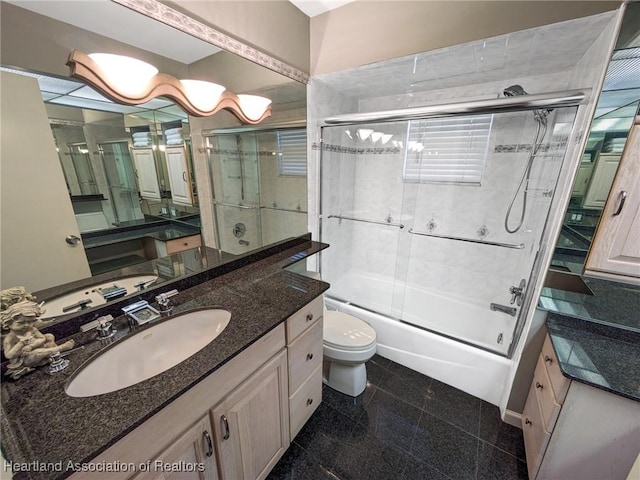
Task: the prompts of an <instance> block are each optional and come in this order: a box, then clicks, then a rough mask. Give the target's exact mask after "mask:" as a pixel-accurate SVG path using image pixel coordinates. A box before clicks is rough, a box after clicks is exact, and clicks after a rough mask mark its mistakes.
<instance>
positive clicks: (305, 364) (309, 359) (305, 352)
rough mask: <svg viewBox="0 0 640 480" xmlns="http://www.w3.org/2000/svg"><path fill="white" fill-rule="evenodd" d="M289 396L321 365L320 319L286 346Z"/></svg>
mask: <svg viewBox="0 0 640 480" xmlns="http://www.w3.org/2000/svg"><path fill="white" fill-rule="evenodd" d="M288 351H289V394H290V395H292V394H294V393H295V391H296V390H297V389H298V387H300V385H302V383H303V382H304V381H305V379H306V378H307V377H308V376H309V375H310V374H311V372H313V371H314V370H315V369H316V368H317V367H318V365H321V364H322V319H320V320H319V321H317V322H314V324H313V326H312V327H311V328H309V329H308V330H307V331H306V332H304V333H303V334H302V335H300V336H299V337H298V338H296V339H295V341H294V342H293V343H292V344H291V345H289V346H288Z"/></svg>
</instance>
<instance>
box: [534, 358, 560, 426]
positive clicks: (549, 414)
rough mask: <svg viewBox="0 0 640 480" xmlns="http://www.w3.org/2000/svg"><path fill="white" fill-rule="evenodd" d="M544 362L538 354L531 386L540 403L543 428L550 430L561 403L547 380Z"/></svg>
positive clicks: (558, 413) (554, 422) (556, 418)
mask: <svg viewBox="0 0 640 480" xmlns="http://www.w3.org/2000/svg"><path fill="white" fill-rule="evenodd" d="M544 363H545V362H544V359H543V356H542V355H540V356H539V357H538V363H537V365H536V370H535V372H534V374H533V386H534V388H535V390H536V394H537V395H538V403H539V404H540V412H541V413H542V419H543V420H544V425H545V429H546V430H547V432H551V431H553V427H554V426H555V424H556V420H558V415H560V409H561V408H562V405H560V404H559V403H558V402H557V401H556V397H555V395H554V393H553V389H552V387H551V380H549V375H547V369H546V368H545V366H544Z"/></svg>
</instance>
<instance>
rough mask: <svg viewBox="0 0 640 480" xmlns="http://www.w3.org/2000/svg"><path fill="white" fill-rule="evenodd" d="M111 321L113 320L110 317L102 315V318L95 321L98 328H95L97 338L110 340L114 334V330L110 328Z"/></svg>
mask: <svg viewBox="0 0 640 480" xmlns="http://www.w3.org/2000/svg"><path fill="white" fill-rule="evenodd" d="M111 320H113V316H112V315H104V316H102V317H98V319H97V320H96V321H97V322H98V326H97V327H96V330H97V331H98V338H100V339H105V338H111V337H113V336H114V335H115V334H116V330H114V329H113V328H111V327H112V323H111Z"/></svg>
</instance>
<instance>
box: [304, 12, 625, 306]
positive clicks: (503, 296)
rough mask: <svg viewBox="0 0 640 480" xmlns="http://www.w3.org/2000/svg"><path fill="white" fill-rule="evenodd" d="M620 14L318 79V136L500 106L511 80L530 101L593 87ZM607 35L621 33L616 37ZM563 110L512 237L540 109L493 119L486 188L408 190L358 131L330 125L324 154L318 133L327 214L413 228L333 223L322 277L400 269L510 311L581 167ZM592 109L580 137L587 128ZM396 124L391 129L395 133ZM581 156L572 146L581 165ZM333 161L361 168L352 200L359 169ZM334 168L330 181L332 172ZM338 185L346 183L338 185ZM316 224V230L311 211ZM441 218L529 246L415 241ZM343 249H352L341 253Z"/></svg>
mask: <svg viewBox="0 0 640 480" xmlns="http://www.w3.org/2000/svg"><path fill="white" fill-rule="evenodd" d="M613 16H614V14H603V15H598V16H595V17H589V18H585V19H579V20H575V21H571V22H564V23H563V24H556V25H551V26H546V27H541V28H539V29H533V30H528V31H524V32H516V33H513V34H509V35H505V36H500V37H496V38H494V39H487V40H485V41H481V42H474V43H471V44H466V45H461V46H456V47H451V48H448V49H442V50H438V51H435V52H426V53H423V54H418V55H414V56H410V57H404V58H401V59H396V60H391V61H389V62H382V63H379V64H375V65H370V66H365V67H360V68H357V69H353V70H350V71H345V72H337V73H336V74H330V75H323V76H322V77H320V78H313V79H312V81H311V85H310V87H309V101H310V107H309V108H310V112H309V118H310V120H311V121H312V123H311V122H310V123H309V125H310V127H309V129H310V130H313V129H314V128H315V127H317V126H318V125H320V124H321V120H322V115H321V114H322V113H324V116H329V115H338V114H341V113H353V112H375V111H383V110H390V109H396V108H406V107H414V106H421V105H427V104H430V103H431V104H434V103H445V102H455V101H464V100H474V99H486V98H496V97H498V96H501V95H502V92H503V90H504V88H505V87H507V86H509V85H513V84H520V85H522V86H523V87H524V88H525V90H527V91H528V92H529V93H532V94H533V93H542V92H553V91H560V90H567V89H574V88H592V87H593V83H594V80H595V79H596V78H597V77H598V72H599V71H600V70H602V68H600V67H601V66H602V61H603V58H602V55H601V54H600V53H601V48H602V46H601V44H602V41H599V39H600V37H601V33H600V32H601V31H602V30H603V29H604V28H605V27H606V28H607V29H608V28H609V26H610V25H611V21H612V18H613ZM602 35H611V33H610V32H609V31H608V30H607V32H606V33H603V34H602ZM595 44H598V45H597V46H595V47H592V45H595ZM596 50H597V51H596ZM587 57H588V58H587ZM354 101H355V102H356V105H354V104H353V102H354ZM312 110H313V111H312ZM565 110H566V111H565ZM565 110H563V111H559V110H556V111H555V112H553V113H552V115H551V116H550V118H549V124H550V129H549V132H548V133H547V135H546V137H545V142H544V143H545V145H544V146H543V148H541V150H540V152H539V153H538V155H537V156H536V159H535V161H534V164H533V169H532V173H531V181H530V184H529V197H528V208H527V213H526V217H525V223H524V226H523V228H522V229H521V230H520V231H519V232H518V233H516V234H508V233H506V232H505V229H504V226H503V224H504V216H505V213H506V210H507V208H508V204H509V202H510V200H511V197H512V195H513V193H514V191H515V190H516V188H517V186H518V183H519V181H520V178H521V176H522V173H523V171H524V168H525V165H526V163H527V159H528V158H529V153H530V148H531V143H532V141H533V138H534V135H535V130H536V123H535V120H534V118H533V115H532V114H531V113H530V112H520V113H513V114H501V115H496V116H495V119H494V122H495V123H494V127H493V130H492V136H491V143H490V145H489V150H488V151H489V154H488V159H487V164H486V167H485V172H484V176H483V180H482V186H480V187H474V186H460V185H417V184H404V183H402V181H401V179H402V161H403V160H402V156H403V154H402V153H399V152H392V151H380V150H361V149H362V145H361V144H358V143H357V142H355V141H353V140H350V139H348V138H347V137H345V136H344V130H345V129H347V128H349V127H331V128H325V129H324V130H325V135H324V139H323V141H324V143H323V145H322V148H320V141H319V133H320V129H319V128H315V130H316V131H315V133H314V132H313V131H311V132H310V139H311V141H312V142H315V146H316V150H315V151H316V153H318V152H320V151H322V152H323V164H322V168H323V177H322V178H323V183H325V182H327V181H328V180H329V181H330V182H331V183H332V186H329V187H328V186H326V185H323V193H322V195H323V212H325V211H326V210H325V207H326V205H329V204H330V205H331V206H332V208H333V209H335V208H338V209H339V210H343V211H349V212H350V213H352V214H353V215H356V214H357V215H358V216H362V217H365V218H370V217H374V219H377V220H380V219H384V218H386V217H387V216H388V215H390V214H391V216H392V217H393V218H394V220H395V219H396V218H399V219H400V221H401V222H403V223H405V224H406V225H407V228H405V229H403V230H400V231H396V232H394V235H395V236H394V235H392V234H391V233H389V231H388V230H387V229H388V228H389V227H375V226H372V225H367V224H360V223H358V224H355V223H353V225H351V227H348V226H346V223H347V222H343V224H342V226H341V227H340V228H341V229H342V230H341V231H340V235H338V234H337V232H334V231H330V230H328V229H326V228H325V224H324V223H326V221H325V220H323V222H324V223H323V235H322V237H321V240H322V241H326V242H329V243H331V244H332V248H331V249H329V251H330V252H331V253H330V254H326V255H324V256H323V269H324V272H325V273H327V275H323V277H324V278H325V279H327V280H328V281H331V280H332V275H334V274H335V275H340V273H341V272H345V271H348V270H349V269H354V270H365V271H371V272H375V273H382V272H390V271H394V272H395V273H394V276H395V277H396V278H397V279H398V280H406V281H407V282H408V283H418V284H421V285H424V286H426V287H428V288H433V289H435V290H438V291H442V292H446V293H447V294H448V295H453V296H470V295H471V296H473V297H474V298H475V299H476V300H478V301H480V302H485V303H487V306H488V303H490V302H496V303H503V304H508V302H509V299H510V295H509V293H508V289H509V287H510V286H511V285H516V284H517V283H518V282H519V281H520V279H521V278H527V279H528V278H529V274H530V273H531V270H532V267H533V263H534V259H535V256H536V253H537V252H538V245H539V241H540V237H541V235H542V231H543V229H544V227H545V221H546V219H547V214H548V212H549V211H550V208H551V207H553V208H554V209H555V210H554V209H552V215H555V214H556V213H557V212H556V210H557V209H558V208H561V204H562V201H561V200H560V199H555V200H554V197H553V196H552V194H553V193H554V192H555V191H556V188H557V185H556V183H557V181H558V178H559V176H560V179H561V182H560V184H559V185H558V187H559V188H560V189H561V190H560V191H561V192H562V193H561V194H559V195H558V197H563V196H564V192H565V190H566V188H567V177H568V176H569V177H570V176H571V173H570V170H571V169H572V167H571V162H572V160H569V161H568V162H565V163H564V164H563V158H564V152H565V150H566V149H567V148H568V147H567V145H566V142H567V139H568V137H569V135H571V134H572V133H573V132H572V130H571V126H572V122H573V118H574V117H575V109H565ZM583 110H584V109H583ZM583 110H581V113H580V116H579V122H580V125H579V126H578V129H580V128H583V125H585V124H586V121H587V120H586V116H585V113H584V111H583ZM390 125H391V124H387V125H384V128H392V127H391V126H390ZM361 127H371V128H376V129H377V128H378V127H377V126H370V125H362V126H361ZM554 127H555V130H554ZM380 128H383V127H380ZM396 128H398V127H396ZM404 129H405V131H406V126H404ZM401 130H402V128H399V131H398V133H397V135H398V136H399V137H401V136H402V132H401ZM382 131H384V130H382ZM352 133H353V132H352ZM385 133H387V132H385ZM388 133H394V132H388ZM394 134H395V133H394ZM394 139H395V137H394ZM368 147H369V148H371V145H368ZM354 148H355V149H359V150H355V151H353V149H354ZM378 148H380V147H378ZM331 150H333V151H331ZM573 153H574V148H573V144H572V145H571V148H570V156H571V158H573V156H574V155H573ZM310 158H311V156H310ZM313 158H317V157H313ZM312 161H313V160H312ZM334 162H335V163H345V162H346V163H347V164H348V165H349V166H351V165H353V175H354V176H355V179H353V184H352V187H351V188H352V195H353V196H352V197H350V195H351V193H347V192H344V191H343V190H342V189H343V188H345V186H344V184H346V183H350V181H351V180H346V179H345V178H344V176H345V175H347V174H351V172H348V171H347V170H346V169H347V168H350V167H346V166H344V165H342V166H340V167H338V166H329V164H330V163H334ZM330 169H333V171H332V173H328V172H329V170H330ZM335 172H337V173H335ZM333 175H339V176H338V177H336V176H333ZM336 179H338V181H337V185H339V187H337V186H335V185H334V184H335V183H336ZM310 182H312V179H311V178H310ZM312 188H317V186H316V185H314V186H312V185H311V183H310V193H311V189H312ZM337 188H339V189H340V190H338V191H336V189H337ZM326 192H332V193H331V194H330V198H332V202H333V203H332V204H331V203H330V202H329V200H325V198H324V197H325V196H326V195H327V193H326ZM521 199H522V194H520V195H519V198H518V199H517V200H516V202H515V204H514V207H513V212H512V220H511V222H510V224H511V225H513V224H515V223H517V220H518V219H519V216H520V206H521V202H522V200H521ZM309 218H310V222H312V221H313V218H314V217H313V215H311V212H310V215H309ZM431 220H433V221H434V222H435V223H436V224H437V228H436V232H437V233H441V234H450V235H459V236H462V237H470V238H478V236H479V234H478V231H479V230H480V228H481V227H483V226H484V227H486V229H487V230H488V232H489V233H488V234H487V235H486V239H487V240H492V241H498V242H506V243H515V244H519V243H524V244H525V248H524V249H522V250H512V249H505V248H498V247H489V246H484V245H474V244H467V243H461V242H454V241H449V240H442V239H435V238H428V237H418V236H417V235H409V234H408V229H409V227H411V226H413V227H414V228H415V229H416V230H423V231H424V230H425V229H427V225H428V223H429V222H430V221H431ZM347 228H351V231H348V230H347ZM376 229H377V230H376ZM374 230H375V232H374ZM389 230H391V229H389ZM350 234H351V235H352V236H351V238H349V235H350ZM374 247H375V248H374ZM342 248H345V249H347V250H345V251H342V252H336V250H338V249H342ZM372 250H373V251H372ZM334 262H335V263H334ZM399 296H400V297H401V295H399Z"/></svg>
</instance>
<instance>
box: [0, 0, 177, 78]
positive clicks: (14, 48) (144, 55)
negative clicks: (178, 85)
mask: <svg viewBox="0 0 640 480" xmlns="http://www.w3.org/2000/svg"><path fill="white" fill-rule="evenodd" d="M0 21H1V22H2V25H1V28H0V58H1V59H2V64H3V65H10V66H14V67H21V68H24V69H27V70H33V71H37V72H42V73H50V74H53V75H60V76H64V77H66V76H69V67H67V66H66V63H67V59H68V58H69V53H70V52H71V50H73V49H74V48H77V49H78V50H82V51H84V52H100V51H103V52H109V53H115V54H121V55H130V56H133V57H136V58H139V59H140V60H144V61H146V62H149V63H151V64H152V65H155V66H156V67H157V68H158V69H159V70H160V71H161V72H164V73H170V74H172V75H175V76H177V77H178V78H184V77H185V76H186V74H187V66H186V65H184V64H182V63H179V62H176V61H173V60H171V59H169V58H166V57H162V56H159V55H154V54H153V53H150V52H148V51H146V50H141V49H139V48H135V47H132V46H130V45H127V44H124V43H121V42H117V41H115V40H112V39H110V38H107V37H103V36H102V35H96V34H94V33H92V32H89V31H87V30H83V29H81V28H77V27H74V26H72V25H69V24H66V23H62V22H58V21H57V20H53V19H51V18H48V17H44V16H42V15H38V14H36V13H33V12H30V11H28V10H25V9H23V8H19V7H16V6H15V5H11V4H9V3H6V2H0Z"/></svg>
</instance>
